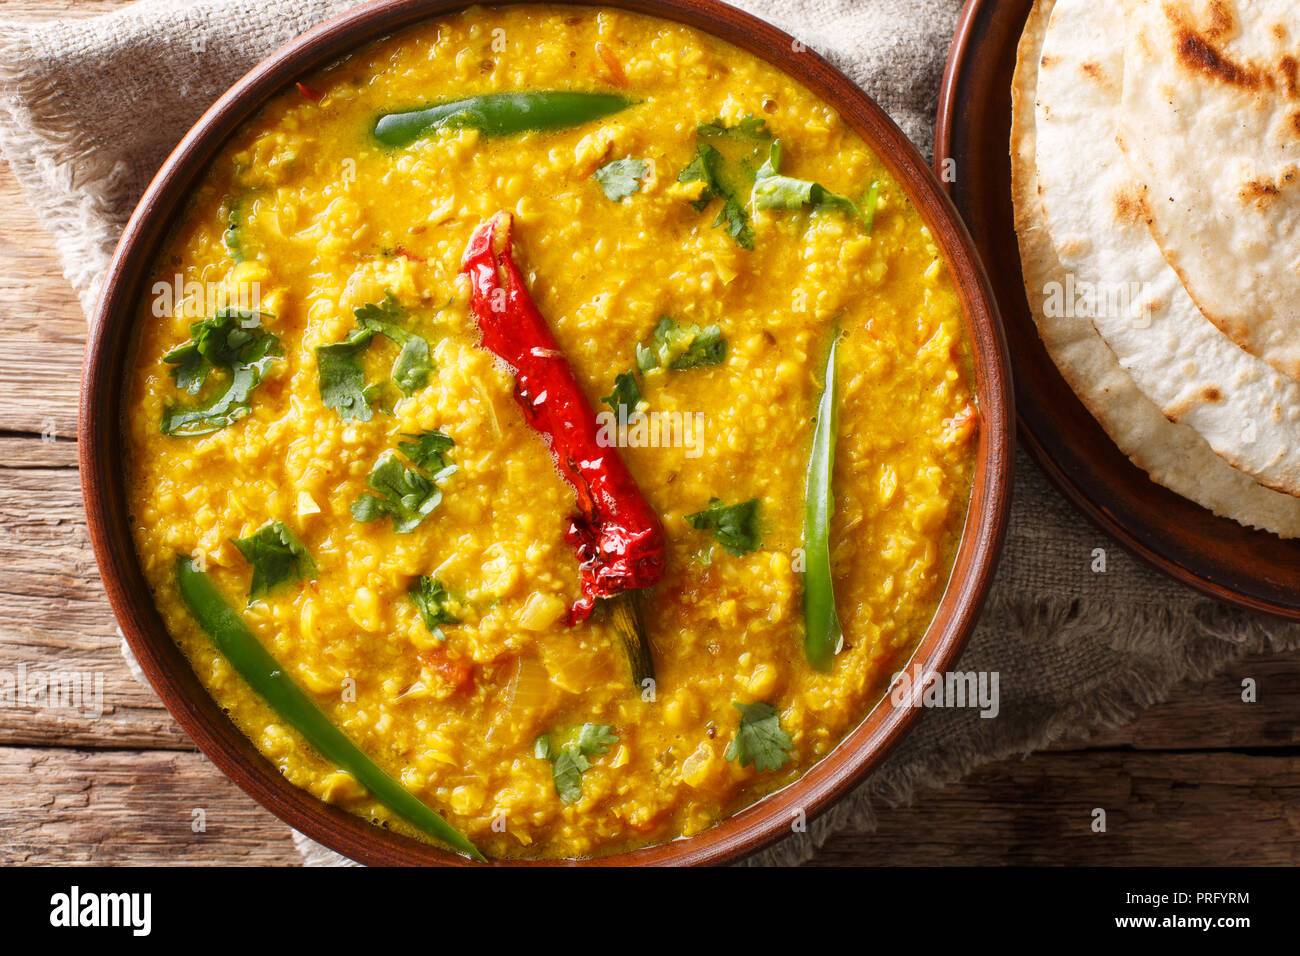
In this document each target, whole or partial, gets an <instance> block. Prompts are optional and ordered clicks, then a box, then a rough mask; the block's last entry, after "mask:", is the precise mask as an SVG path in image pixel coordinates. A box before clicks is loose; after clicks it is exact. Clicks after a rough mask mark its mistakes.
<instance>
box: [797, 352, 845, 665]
mask: <svg viewBox="0 0 1300 956" xmlns="http://www.w3.org/2000/svg"><path fill="white" fill-rule="evenodd" d="M838 339H839V332H838V331H837V332H836V333H835V335H834V336H833V337H832V339H831V348H830V354H829V355H828V356H827V358H826V385H825V387H824V388H823V389H822V397H821V401H820V402H819V403H818V406H817V427H816V429H815V430H814V431H813V441H812V454H811V455H810V456H809V458H808V484H807V492H806V498H805V501H804V562H805V563H804V573H803V619H804V625H805V630H806V634H805V636H804V652H805V653H806V654H807V655H808V663H809V664H811V665H812V666H813V667H814V668H815V669H816V670H819V671H828V670H830V669H831V661H832V659H833V658H834V657H835V654H836V653H837V652H838V651H839V649H840V647H841V646H843V644H844V632H843V631H842V630H841V628H840V619H839V615H838V614H836V613H835V583H834V581H833V579H832V577H831V544H830V537H831V515H832V514H833V513H834V512H835V496H834V491H833V489H832V487H831V476H832V474H833V473H834V471H835V438H836V418H837V407H836V405H837V396H836V385H835V350H836V345H837V342H838Z"/></svg>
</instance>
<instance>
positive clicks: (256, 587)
mask: <svg viewBox="0 0 1300 956" xmlns="http://www.w3.org/2000/svg"><path fill="white" fill-rule="evenodd" d="M231 544H233V545H234V546H235V547H236V548H238V549H239V553H240V554H242V555H243V556H244V559H245V560H246V561H248V563H249V564H251V565H252V566H253V582H252V584H251V585H250V586H249V588H248V603H249V604H252V603H253V601H255V600H257V599H258V598H260V597H264V596H265V595H266V594H268V593H269V592H270V591H271V589H272V588H274V587H276V586H277V585H280V584H283V583H284V582H285V581H288V580H289V579H290V578H297V579H298V580H299V581H310V580H311V579H312V578H314V577H315V576H316V562H314V561H313V560H312V559H311V555H310V554H309V553H308V551H307V548H306V546H305V545H304V544H303V543H302V542H301V541H299V540H298V539H297V538H296V537H295V536H294V534H293V532H292V531H290V530H289V529H288V527H287V526H286V525H285V523H284V522H283V521H272V522H271V523H270V524H265V525H263V526H262V527H260V528H258V529H257V530H256V531H254V532H253V533H252V534H250V535H249V536H248V537H247V538H232V539H231Z"/></svg>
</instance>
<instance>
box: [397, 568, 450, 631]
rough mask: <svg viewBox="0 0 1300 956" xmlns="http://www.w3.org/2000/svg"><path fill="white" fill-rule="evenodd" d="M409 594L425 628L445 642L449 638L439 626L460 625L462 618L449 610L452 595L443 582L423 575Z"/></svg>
mask: <svg viewBox="0 0 1300 956" xmlns="http://www.w3.org/2000/svg"><path fill="white" fill-rule="evenodd" d="M407 594H408V595H409V596H410V598H411V603H412V604H414V605H415V609H416V610H417V611H419V612H420V617H421V618H422V619H423V620H424V626H425V627H427V628H428V629H429V633H430V634H432V635H433V636H434V637H436V638H437V639H438V640H440V641H445V640H446V639H447V636H446V635H445V634H443V633H442V628H441V627H439V626H438V625H440V624H459V623H460V618H458V617H456V615H454V614H452V613H451V611H449V610H447V604H448V603H449V602H450V601H451V595H450V594H448V593H447V589H446V588H445V587H444V586H443V584H442V582H441V581H435V580H434V579H433V578H431V577H428V576H427V575H423V574H422V575H420V576H419V577H418V578H416V580H415V583H414V584H412V585H411V588H410V590H409V591H407Z"/></svg>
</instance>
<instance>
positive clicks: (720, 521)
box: [686, 498, 759, 557]
mask: <svg viewBox="0 0 1300 956" xmlns="http://www.w3.org/2000/svg"><path fill="white" fill-rule="evenodd" d="M758 505H759V501H758V499H757V498H751V499H750V500H749V501H743V502H741V503H740V504H738V505H724V504H723V503H722V499H721V498H710V499H709V506H708V507H707V508H705V509H704V510H703V511H697V512H695V514H692V515H687V516H686V523H687V524H689V525H690V526H691V527H692V528H695V529H697V530H700V531H712V532H713V536H714V537H715V538H717V540H718V543H719V544H721V545H722V546H723V547H724V548H726V549H727V553H728V554H733V555H736V556H737V557H739V556H740V555H742V554H748V553H749V552H750V551H753V550H754V549H755V548H757V547H758V545H759V534H758V528H757V527H756V526H757V524H758Z"/></svg>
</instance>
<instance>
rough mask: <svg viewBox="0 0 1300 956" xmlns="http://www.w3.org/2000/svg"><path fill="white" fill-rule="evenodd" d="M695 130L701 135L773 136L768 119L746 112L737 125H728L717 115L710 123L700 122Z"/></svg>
mask: <svg viewBox="0 0 1300 956" xmlns="http://www.w3.org/2000/svg"><path fill="white" fill-rule="evenodd" d="M695 132H696V133H698V134H699V135H700V136H726V135H732V136H740V137H744V138H745V139H763V140H768V139H771V138H772V134H771V133H770V132H769V131H768V129H767V120H765V119H763V117H761V116H754V115H753V114H752V113H750V114H746V115H745V116H744V117H743V118H741V120H740V122H738V123H736V125H735V126H728V125H727V124H726V123H725V122H723V120H722V117H720V116H715V117H714V118H713V120H712V121H710V122H708V123H700V124H699V125H698V126H696V127H695Z"/></svg>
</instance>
